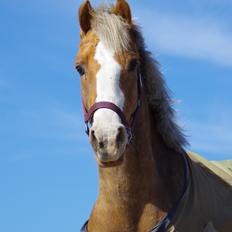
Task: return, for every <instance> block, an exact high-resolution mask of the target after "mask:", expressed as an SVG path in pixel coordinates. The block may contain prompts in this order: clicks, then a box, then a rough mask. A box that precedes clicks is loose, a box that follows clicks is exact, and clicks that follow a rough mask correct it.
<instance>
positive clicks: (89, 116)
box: [82, 73, 143, 144]
mask: <svg viewBox="0 0 232 232" xmlns="http://www.w3.org/2000/svg"><path fill="white" fill-rule="evenodd" d="M137 86H138V100H137V105H136V108H135V111H134V113H133V114H132V115H131V120H130V122H128V121H127V119H126V117H125V115H124V113H123V111H122V110H121V109H120V108H119V107H118V106H116V105H115V104H114V103H112V102H107V101H101V102H96V103H95V104H94V105H93V106H91V107H90V109H89V110H87V109H86V108H85V107H84V102H83V99H82V105H83V111H84V119H85V124H86V134H87V135H89V129H90V127H89V125H92V123H93V116H94V114H95V112H96V111H97V110H99V109H109V110H112V111H114V112H115V113H116V114H117V115H118V116H119V118H120V119H121V122H122V124H123V125H124V126H125V128H126V131H127V136H128V144H130V142H131V140H132V130H133V128H134V126H135V122H136V118H137V115H138V111H139V108H140V104H141V90H142V87H143V79H142V76H141V74H140V73H138V77H137Z"/></svg>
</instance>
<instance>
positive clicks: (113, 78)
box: [93, 42, 124, 136]
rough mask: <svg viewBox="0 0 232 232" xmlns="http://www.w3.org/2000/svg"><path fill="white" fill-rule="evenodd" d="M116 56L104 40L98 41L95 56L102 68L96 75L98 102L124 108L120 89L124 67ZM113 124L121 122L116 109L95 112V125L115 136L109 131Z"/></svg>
mask: <svg viewBox="0 0 232 232" xmlns="http://www.w3.org/2000/svg"><path fill="white" fill-rule="evenodd" d="M114 56H115V53H114V51H113V49H112V50H111V49H110V48H106V47H105V46H104V44H103V43H102V42H99V43H98V45H97V48H96V53H95V57H94V58H95V60H96V61H97V62H98V63H99V64H100V69H99V71H98V73H97V76H96V85H97V87H96V88H97V98H96V102H100V101H107V102H112V103H114V104H115V105H117V106H118V107H119V108H120V109H121V110H123V106H124V95H123V92H122V90H121V89H120V76H121V70H122V69H121V66H120V64H119V63H118V62H117V61H116V60H115V58H114ZM112 124H113V125H115V124H116V125H118V124H121V120H120V118H119V116H118V115H117V114H116V113H115V112H114V111H112V110H109V109H100V110H98V111H97V112H96V113H95V114H94V124H93V127H97V128H98V129H100V128H103V129H105V133H107V136H113V134H112V132H111V133H109V130H110V128H109V126H110V125H112ZM113 127H114V126H113ZM111 128H112V127H111Z"/></svg>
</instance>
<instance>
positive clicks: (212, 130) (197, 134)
mask: <svg viewBox="0 0 232 232" xmlns="http://www.w3.org/2000/svg"><path fill="white" fill-rule="evenodd" d="M227 113H228V115H227V119H225V118H224V120H222V117H220V115H219V116H218V117H217V118H214V119H213V120H208V121H202V120H200V119H199V120H197V119H195V120H192V121H187V123H186V128H188V134H191V136H190V138H189V139H190V144H191V149H192V150H193V151H199V152H203V153H204V154H202V155H205V156H207V157H212V156H213V155H221V156H218V157H214V158H217V159H232V146H231V144H232V125H231V123H230V119H229V118H230V117H231V115H232V114H230V113H229V112H227ZM209 118H210V117H209Z"/></svg>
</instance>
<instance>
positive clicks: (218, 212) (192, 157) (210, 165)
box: [169, 152, 232, 232]
mask: <svg viewBox="0 0 232 232" xmlns="http://www.w3.org/2000/svg"><path fill="white" fill-rule="evenodd" d="M188 156H189V157H188V159H189V167H190V181H189V184H188V188H187V191H186V193H185V196H184V198H183V200H182V201H181V203H180V205H179V207H178V210H177V213H176V215H175V217H174V219H173V221H172V223H171V226H170V228H169V231H175V232H232V161H224V162H210V161H208V160H206V159H204V158H202V157H201V156H199V155H197V154H194V153H191V152H189V153H188Z"/></svg>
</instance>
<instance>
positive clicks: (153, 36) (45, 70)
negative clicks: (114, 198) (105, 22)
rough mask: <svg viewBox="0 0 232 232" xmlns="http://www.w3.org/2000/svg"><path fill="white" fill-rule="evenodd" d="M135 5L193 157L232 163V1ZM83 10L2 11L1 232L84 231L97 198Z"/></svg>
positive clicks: (36, 4)
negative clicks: (84, 102)
mask: <svg viewBox="0 0 232 232" xmlns="http://www.w3.org/2000/svg"><path fill="white" fill-rule="evenodd" d="M98 2H99V1H93V4H97V3H98ZM129 2H130V4H131V7H132V9H133V15H134V17H135V19H136V21H137V22H138V23H139V25H141V27H142V28H143V33H144V36H145V39H146V43H147V45H148V48H149V49H150V50H151V51H152V52H153V54H154V56H155V57H156V58H157V59H158V60H159V62H160V63H161V70H162V72H163V73H164V76H165V78H166V81H167V84H168V86H169V87H170V89H171V90H172V92H173V98H174V99H175V100H176V106H175V107H176V109H177V112H178V121H179V123H180V124H181V125H182V126H183V127H184V129H185V132H186V134H187V135H188V139H189V142H190V144H191V146H190V147H188V149H191V150H193V151H196V152H198V153H200V154H202V155H203V156H204V157H206V158H209V159H214V160H221V159H232V146H231V144H232V124H231V118H232V109H231V101H232V91H231V87H232V78H231V77H232V43H231V41H232V28H231V21H232V1H231V0H201V1H200V0H198V1H196V0H187V1H186V0H185V1H183V0H179V1H172V0H167V1H161V0H156V1H151V0H150V1H148V0H145V1H135V0H131V1H129ZM79 4H80V1H74V0H71V1H63V0H62V1H54V0H46V1H45V0H41V1H29V0H20V1H19V0H14V1H13V0H1V2H0V9H1V14H0V31H1V36H0V40H1V43H0V51H1V52H0V121H1V123H0V125H1V126H0V186H1V188H0V231H4V232H14V231H19V232H40V231H43V232H52V231H56V232H66V231H70V232H71V231H79V228H80V226H81V224H82V223H84V221H85V220H86V219H87V218H88V216H89V213H90V211H91V208H92V206H93V203H94V201H95V198H96V196H97V165H96V163H95V160H94V155H93V152H92V150H91V148H90V145H89V143H88V139H87V138H86V136H85V134H84V125H83V116H82V111H81V104H80V86H79V77H78V75H77V74H76V72H75V70H74V65H73V64H74V57H75V54H76V52H77V50H78V43H79V34H78V33H79V32H78V31H79V28H78V25H77V21H76V18H77V17H76V12H77V8H78V6H79Z"/></svg>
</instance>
